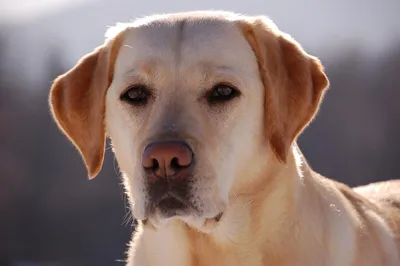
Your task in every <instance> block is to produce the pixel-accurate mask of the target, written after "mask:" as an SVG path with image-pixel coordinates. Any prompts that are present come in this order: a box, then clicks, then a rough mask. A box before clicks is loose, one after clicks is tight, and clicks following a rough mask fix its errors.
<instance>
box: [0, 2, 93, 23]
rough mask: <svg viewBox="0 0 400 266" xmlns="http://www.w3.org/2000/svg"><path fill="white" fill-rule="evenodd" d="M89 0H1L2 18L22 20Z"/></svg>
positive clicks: (0, 10)
mask: <svg viewBox="0 0 400 266" xmlns="http://www.w3.org/2000/svg"><path fill="white" fill-rule="evenodd" d="M88 1H91V0H0V18H1V20H3V21H19V22H21V20H22V21H23V20H25V19H32V18H33V17H38V16H42V15H45V14H46V13H48V12H52V11H55V10H59V9H63V8H66V7H71V6H73V5H78V4H82V3H85V2H88Z"/></svg>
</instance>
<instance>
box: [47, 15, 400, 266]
mask: <svg viewBox="0 0 400 266" xmlns="http://www.w3.org/2000/svg"><path fill="white" fill-rule="evenodd" d="M328 87H329V81H328V78H327V76H326V74H325V72H324V68H323V66H322V64H321V62H320V60H319V59H318V58H316V57H314V56H312V55H310V54H308V53H307V52H306V51H305V50H304V49H303V48H302V47H301V45H300V44H299V43H298V42H296V41H295V40H294V39H293V38H292V37H291V36H290V35H288V34H286V33H284V32H282V31H280V30H279V29H278V27H277V26H276V25H275V24H274V23H273V22H272V21H271V20H270V19H268V18H267V17H265V16H247V15H242V14H237V13H232V12H223V11H193V12H185V13H172V14H160V15H153V16H149V17H144V18H140V19H137V20H135V21H133V22H129V23H119V24H117V25H116V26H114V27H111V28H109V29H108V31H107V33H106V40H105V42H104V44H103V45H101V46H99V47H97V48H96V49H95V50H94V51H93V52H91V53H89V54H87V55H85V56H84V57H83V58H82V59H81V60H80V61H79V62H78V63H77V64H76V65H75V66H74V67H73V68H72V69H71V70H69V71H68V72H66V73H65V74H63V75H61V76H59V77H58V78H57V79H56V80H55V81H54V83H53V85H52V88H51V90H50V96H49V103H50V109H51V112H52V115H53V117H54V119H55V121H56V122H57V124H58V126H59V128H60V129H61V130H62V132H63V133H64V134H65V135H66V136H67V137H68V138H69V140H70V141H71V142H72V143H73V144H74V145H75V146H76V148H77V150H78V151H79V152H80V154H81V156H82V158H83V161H84V163H85V165H86V167H87V170H88V176H89V178H94V177H95V176H96V175H97V174H98V173H99V171H100V170H101V168H102V164H103V157H104V148H105V141H106V137H109V139H110V140H111V142H112V147H113V152H114V154H115V156H116V159H117V162H118V165H119V167H120V170H121V173H122V179H123V182H124V187H125V189H126V194H127V195H128V198H129V203H130V206H131V210H132V213H133V215H134V217H135V218H136V219H137V221H138V225H137V228H136V233H135V234H134V236H133V237H132V242H131V244H130V245H129V249H128V251H127V259H126V263H127V265H128V266H160V265H171V266H172V265H174V266H206V265H207V266H209V265H229V266H234V265H242V266H243V265H246V266H261V265H263V266H266V265H268V266H270V265H301V266H306V265H307V266H310V265H317V266H321V265H327V266H328V265H330V266H368V265H369V266H378V265H381V266H398V265H400V256H399V250H400V193H399V192H400V181H399V180H392V181H386V182H380V183H374V184H370V185H366V186H363V187H358V188H354V189H351V188H349V187H347V186H346V185H344V184H341V183H338V182H335V181H333V180H331V179H328V178H325V177H323V176H321V175H320V174H318V173H316V172H314V171H313V170H312V168H311V167H310V166H309V164H308V163H307V160H306V159H305V158H304V156H303V154H302V153H301V151H300V148H299V147H298V145H297V144H296V143H297V142H296V140H297V137H298V136H299V134H301V132H302V131H303V129H304V128H305V127H306V126H307V125H308V124H309V123H310V122H311V120H312V119H313V118H314V116H315V115H316V113H317V111H318V109H319V106H320V104H321V101H322V99H323V96H324V94H325V92H326V90H327V88H328Z"/></svg>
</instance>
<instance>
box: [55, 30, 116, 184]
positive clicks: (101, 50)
mask: <svg viewBox="0 0 400 266" xmlns="http://www.w3.org/2000/svg"><path fill="white" fill-rule="evenodd" d="M121 38H122V37H121V36H117V37H115V38H113V39H110V40H108V41H106V42H105V43H104V44H103V45H102V46H100V47H97V48H96V49H95V50H94V51H93V52H92V53H89V54H87V55H85V56H84V57H83V58H81V59H80V60H79V61H78V63H77V64H76V65H75V66H74V67H73V68H72V69H71V70H69V71H68V72H66V73H65V74H63V75H61V76H59V77H58V78H57V79H56V80H55V81H54V83H53V86H52V87H51V90H50V95H49V104H50V109H51V112H52V115H53V117H54V119H55V120H56V122H57V124H58V126H59V128H60V129H61V131H62V132H63V133H64V134H65V135H66V136H67V137H68V138H69V140H70V141H71V142H72V143H73V144H74V145H75V147H76V148H77V149H78V151H79V152H80V154H81V156H82V158H83V160H84V163H85V165H86V168H87V170H88V176H89V178H94V177H95V176H96V175H97V174H98V173H99V172H100V170H101V168H102V165H103V159H104V149H105V140H106V134H105V125H104V113H105V96H106V92H107V89H108V87H109V86H110V83H111V81H112V78H113V71H114V63H115V60H116V57H117V53H118V51H119V47H120V43H121Z"/></svg>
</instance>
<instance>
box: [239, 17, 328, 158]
mask: <svg viewBox="0 0 400 266" xmlns="http://www.w3.org/2000/svg"><path fill="white" fill-rule="evenodd" d="M239 25H240V28H241V30H242V32H243V34H244V36H245V38H246V39H247V41H248V43H249V44H250V46H251V47H252V49H253V51H254V53H255V55H256V57H257V62H258V65H259V69H260V75H261V79H262V81H263V84H264V87H265V108H266V113H265V118H266V121H265V127H266V134H267V137H268V140H269V142H270V145H271V147H272V149H273V151H274V153H275V155H276V157H277V158H278V159H279V160H280V161H281V162H283V163H286V157H287V154H288V151H289V149H290V146H291V144H292V143H293V141H294V140H295V139H296V138H297V136H298V135H299V134H300V133H301V132H302V130H303V129H304V128H305V127H306V126H307V125H308V124H309V123H310V121H311V120H312V119H313V117H314V115H315V114H316V112H317V111H318V107H319V105H320V102H321V100H322V97H323V94H324V92H325V90H326V88H327V87H328V86H329V81H328V78H327V77H326V75H325V73H324V69H323V66H322V65H321V62H320V61H319V60H318V59H317V58H316V57H314V56H311V55H309V54H307V53H306V52H305V51H304V50H303V48H302V47H301V46H300V44H298V43H297V42H296V41H295V40H294V39H293V38H291V37H290V36H289V35H287V34H285V33H282V32H280V31H279V30H278V28H277V27H276V26H275V24H273V22H272V21H270V20H268V19H267V18H264V17H257V18H253V20H251V21H241V22H240V24H239Z"/></svg>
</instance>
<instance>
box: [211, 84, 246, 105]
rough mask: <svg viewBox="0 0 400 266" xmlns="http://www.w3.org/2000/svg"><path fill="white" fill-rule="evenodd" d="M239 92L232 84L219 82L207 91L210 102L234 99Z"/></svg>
mask: <svg viewBox="0 0 400 266" xmlns="http://www.w3.org/2000/svg"><path fill="white" fill-rule="evenodd" d="M239 94H240V93H239V91H238V90H237V89H235V88H233V87H232V86H229V85H226V84H218V85H215V86H214V87H213V88H212V89H211V90H210V91H209V92H208V93H207V100H208V102H209V103H217V102H225V101H229V100H232V99H233V98H235V97H237V96H239Z"/></svg>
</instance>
